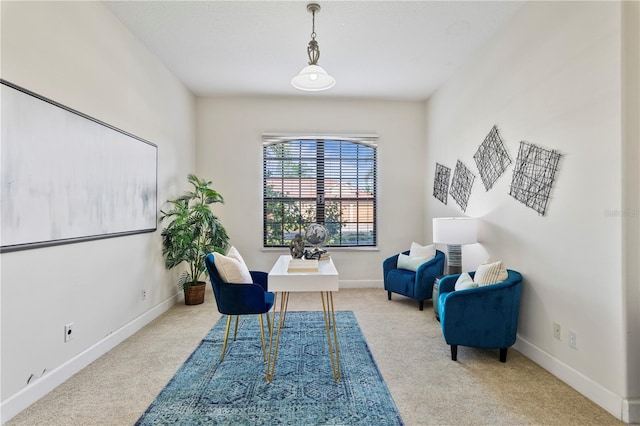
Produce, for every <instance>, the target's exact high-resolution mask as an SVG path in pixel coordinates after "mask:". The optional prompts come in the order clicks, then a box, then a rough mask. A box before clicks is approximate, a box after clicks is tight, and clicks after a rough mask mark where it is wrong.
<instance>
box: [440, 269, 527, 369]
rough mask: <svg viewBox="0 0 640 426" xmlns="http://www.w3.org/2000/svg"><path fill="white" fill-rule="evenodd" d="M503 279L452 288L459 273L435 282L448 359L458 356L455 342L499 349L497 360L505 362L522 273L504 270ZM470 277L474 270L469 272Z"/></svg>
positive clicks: (514, 328)
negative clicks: (495, 281)
mask: <svg viewBox="0 0 640 426" xmlns="http://www.w3.org/2000/svg"><path fill="white" fill-rule="evenodd" d="M507 272H508V277H507V279H506V280H505V281H502V282H500V283H497V284H491V285H487V286H483V287H475V288H470V289H466V290H458V291H455V290H454V287H455V284H456V280H457V279H458V277H459V276H460V274H455V275H448V276H446V277H443V278H441V279H440V282H439V284H438V292H439V293H440V296H439V297H438V310H439V313H440V326H441V327H442V334H443V336H444V340H445V341H446V342H447V344H448V345H451V359H452V360H454V361H457V359H458V345H462V346H471V347H476V348H491V349H500V361H501V362H506V361H507V349H508V348H509V347H510V346H511V345H513V344H514V343H515V341H516V333H517V331H518V314H519V313H520V292H521V289H522V275H520V273H519V272H516V271H512V270H509V269H508V270H507ZM469 275H471V277H473V276H474V272H470V273H469Z"/></svg>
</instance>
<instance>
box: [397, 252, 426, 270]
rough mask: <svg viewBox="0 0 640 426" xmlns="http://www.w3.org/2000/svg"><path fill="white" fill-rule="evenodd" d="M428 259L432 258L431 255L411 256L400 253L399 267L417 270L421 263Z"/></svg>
mask: <svg viewBox="0 0 640 426" xmlns="http://www.w3.org/2000/svg"><path fill="white" fill-rule="evenodd" d="M428 260H431V257H410V256H407V255H406V254H402V253H400V254H399V255H398V269H407V270H409V271H413V272H415V271H417V270H418V267H419V266H420V265H422V264H423V263H424V262H426V261H428Z"/></svg>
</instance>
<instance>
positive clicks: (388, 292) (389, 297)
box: [387, 291, 391, 300]
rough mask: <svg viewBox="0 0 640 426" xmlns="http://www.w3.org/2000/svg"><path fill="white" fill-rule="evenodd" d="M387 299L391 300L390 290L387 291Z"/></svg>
mask: <svg viewBox="0 0 640 426" xmlns="http://www.w3.org/2000/svg"><path fill="white" fill-rule="evenodd" d="M387 300H391V292H390V291H387Z"/></svg>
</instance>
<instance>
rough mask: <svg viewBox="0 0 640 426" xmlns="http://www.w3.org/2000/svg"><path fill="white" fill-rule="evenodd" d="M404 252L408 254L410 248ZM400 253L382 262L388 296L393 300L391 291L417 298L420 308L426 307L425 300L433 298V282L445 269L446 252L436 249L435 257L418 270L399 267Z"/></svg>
mask: <svg viewBox="0 0 640 426" xmlns="http://www.w3.org/2000/svg"><path fill="white" fill-rule="evenodd" d="M402 254H404V255H408V254H409V250H407V251H405V252H403V253H402ZM398 257H399V254H396V255H394V256H391V257H389V258H387V259H385V260H384V261H383V262H382V272H383V280H384V289H385V290H387V298H388V299H389V300H391V293H397V294H402V295H403V296H406V297H410V298H412V299H416V300H417V301H418V308H419V309H420V310H422V309H423V308H424V301H425V300H427V299H431V294H432V293H433V283H434V282H435V279H436V277H439V276H441V275H442V272H443V271H444V253H443V252H441V251H440V250H436V255H435V257H434V258H433V259H431V260H429V261H427V262H425V263H423V264H422V265H420V266H419V267H418V268H417V270H416V271H415V272H414V271H409V270H407V269H398Z"/></svg>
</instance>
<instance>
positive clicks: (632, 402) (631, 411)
mask: <svg viewBox="0 0 640 426" xmlns="http://www.w3.org/2000/svg"><path fill="white" fill-rule="evenodd" d="M622 421H623V422H625V423H633V424H636V423H637V424H640V399H625V400H624V401H623V402H622Z"/></svg>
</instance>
